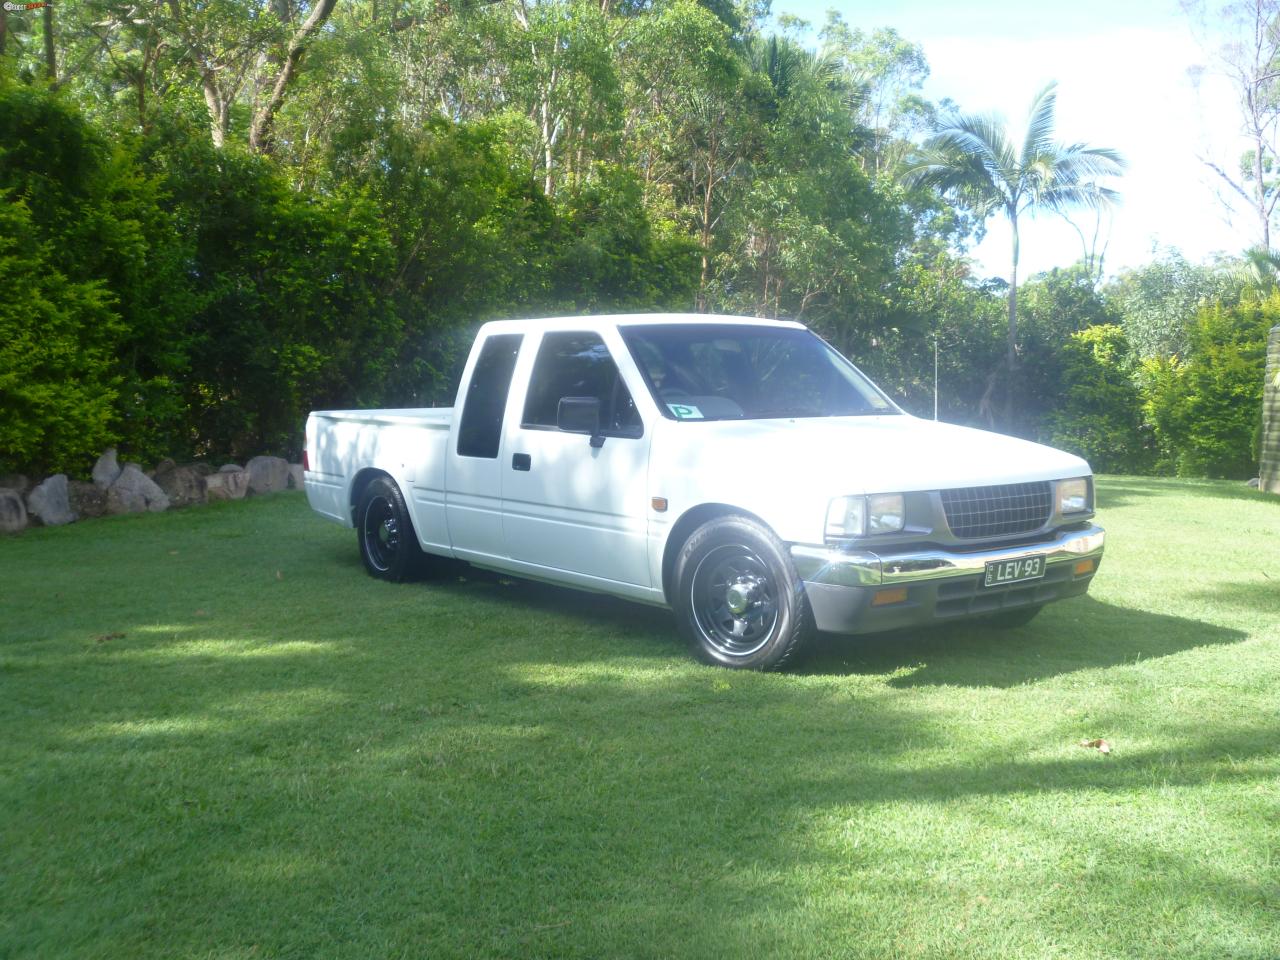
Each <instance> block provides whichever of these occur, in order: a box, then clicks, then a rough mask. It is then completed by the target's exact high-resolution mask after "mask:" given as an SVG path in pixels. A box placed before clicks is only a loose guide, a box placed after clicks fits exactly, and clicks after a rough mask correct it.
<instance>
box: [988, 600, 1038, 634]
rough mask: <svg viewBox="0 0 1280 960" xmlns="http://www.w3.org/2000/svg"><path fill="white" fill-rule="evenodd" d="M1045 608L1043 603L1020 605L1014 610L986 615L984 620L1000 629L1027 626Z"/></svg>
mask: <svg viewBox="0 0 1280 960" xmlns="http://www.w3.org/2000/svg"><path fill="white" fill-rule="evenodd" d="M1043 609H1044V604H1043V603H1042V604H1040V605H1039V606H1036V607H1018V608H1016V609H1014V610H1004V611H1001V612H1000V613H993V614H991V616H989V617H984V618H983V621H984V622H985V623H987V624H988V625H990V626H993V627H996V628H998V629H1000V630H1012V629H1014V628H1015V627H1025V626H1026V625H1027V624H1028V623H1030V622H1031V621H1032V620H1034V619H1035V618H1036V615H1037V614H1038V613H1039V612H1040V611H1041V610H1043Z"/></svg>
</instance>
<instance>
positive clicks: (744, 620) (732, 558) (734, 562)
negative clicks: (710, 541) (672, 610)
mask: <svg viewBox="0 0 1280 960" xmlns="http://www.w3.org/2000/svg"><path fill="white" fill-rule="evenodd" d="M690 593H691V595H690V600H691V601H692V607H693V619H694V623H695V624H696V625H697V628H698V632H699V633H700V634H701V635H702V639H703V641H704V642H705V643H706V644H707V645H708V646H710V647H711V648H712V649H713V650H714V651H715V652H716V653H718V654H720V655H721V656H723V657H727V658H738V659H740V658H742V657H749V656H751V655H752V654H753V653H756V652H758V651H759V650H760V649H761V648H763V647H764V646H765V645H766V644H767V643H768V642H769V639H770V637H772V636H773V631H774V627H775V626H776V625H777V623H778V594H777V586H776V584H775V581H774V577H773V574H772V573H771V572H770V570H769V566H768V564H767V563H765V562H764V560H762V559H761V558H760V556H759V555H758V554H757V553H756V552H755V551H754V550H752V549H751V548H750V547H748V546H746V545H745V544H740V543H736V544H726V545H724V546H720V547H716V548H715V549H713V550H711V551H710V552H709V553H708V554H707V555H706V556H705V557H703V558H702V559H701V560H700V561H699V562H698V566H697V568H696V569H695V570H694V572H693V581H692V585H691V586H690Z"/></svg>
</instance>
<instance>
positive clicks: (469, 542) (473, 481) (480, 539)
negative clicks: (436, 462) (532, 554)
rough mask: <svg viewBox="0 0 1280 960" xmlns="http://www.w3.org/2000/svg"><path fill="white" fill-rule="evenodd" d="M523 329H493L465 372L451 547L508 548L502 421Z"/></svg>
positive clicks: (469, 552)
mask: <svg viewBox="0 0 1280 960" xmlns="http://www.w3.org/2000/svg"><path fill="white" fill-rule="evenodd" d="M523 340H524V334H520V333H499V334H490V335H489V336H488V337H486V338H485V341H484V343H482V344H478V345H477V347H478V349H477V350H475V351H473V352H472V359H471V361H470V364H469V366H468V368H467V369H466V371H464V373H463V379H462V382H463V383H465V384H466V385H467V389H466V393H465V395H464V396H463V398H462V403H461V407H460V409H459V410H456V411H454V416H455V417H456V418H457V421H456V423H455V429H454V434H453V436H452V437H451V438H450V440H451V443H450V445H449V453H448V467H447V471H446V481H445V485H446V488H447V493H446V494H445V517H446V520H447V522H448V524H449V540H450V542H451V543H452V544H453V552H454V554H455V555H456V556H458V557H461V558H462V559H464V560H465V559H476V560H483V559H487V558H490V557H501V556H504V555H505V554H506V549H505V547H504V544H503V539H502V480H503V476H502V470H501V466H502V464H501V461H500V460H499V456H498V455H499V453H500V451H501V447H502V424H503V419H504V412H505V411H506V408H507V399H508V394H509V393H510V390H511V374H512V372H513V371H514V370H515V366H516V358H517V357H518V356H519V354H520V344H521V341H523Z"/></svg>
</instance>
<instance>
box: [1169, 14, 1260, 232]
mask: <svg viewBox="0 0 1280 960" xmlns="http://www.w3.org/2000/svg"><path fill="white" fill-rule="evenodd" d="M1183 9H1184V10H1186V11H1187V13H1188V14H1190V15H1192V16H1193V17H1199V18H1203V14H1204V2H1203V0H1185V2H1184V3H1183ZM1221 13H1222V22H1223V23H1225V25H1226V28H1227V30H1228V31H1229V32H1230V33H1232V34H1234V36H1231V37H1230V39H1228V40H1227V41H1226V42H1225V43H1223V44H1221V45H1220V46H1219V47H1218V48H1217V50H1215V51H1214V52H1213V59H1214V60H1215V61H1216V65H1217V67H1218V69H1219V70H1220V71H1221V72H1222V73H1223V74H1224V75H1225V76H1226V77H1227V78H1228V79H1229V80H1230V81H1231V83H1232V85H1233V86H1234V87H1235V92H1236V96H1237V97H1238V99H1239V102H1240V120H1241V133H1243V134H1244V136H1245V137H1246V139H1247V140H1248V142H1249V149H1248V150H1246V151H1245V152H1244V154H1243V155H1242V156H1241V158H1240V161H1239V163H1238V165H1237V167H1236V169H1235V170H1229V169H1227V168H1226V167H1225V166H1224V165H1223V164H1220V163H1218V162H1216V161H1214V160H1211V159H1204V163H1205V165H1206V166H1208V167H1209V169H1210V170H1212V171H1213V172H1214V173H1215V174H1217V176H1218V178H1219V179H1220V180H1221V181H1222V183H1223V185H1224V186H1225V188H1226V189H1227V191H1228V193H1227V195H1226V196H1225V197H1223V198H1222V199H1223V204H1224V206H1226V207H1227V208H1228V209H1229V210H1230V209H1232V208H1233V207H1234V204H1235V200H1234V198H1235V197H1239V198H1241V199H1243V200H1244V202H1245V203H1246V204H1248V205H1249V208H1250V210H1251V211H1252V213H1253V216H1254V217H1256V218H1257V227H1258V238H1259V242H1260V244H1261V246H1262V248H1263V249H1264V250H1270V249H1271V221H1272V218H1273V217H1274V216H1275V211H1276V202H1277V201H1280V163H1278V162H1277V161H1280V0H1232V2H1230V3H1228V4H1227V5H1226V6H1225V7H1223V8H1222V11H1221ZM1205 69H1206V68H1205V67H1204V66H1203V65H1198V66H1193V67H1192V68H1191V69H1190V71H1189V72H1190V74H1191V76H1192V78H1193V79H1197V78H1198V77H1199V76H1200V74H1202V73H1204V72H1205Z"/></svg>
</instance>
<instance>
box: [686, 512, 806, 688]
mask: <svg viewBox="0 0 1280 960" xmlns="http://www.w3.org/2000/svg"><path fill="white" fill-rule="evenodd" d="M673 582H674V584H675V594H676V595H675V598H674V599H675V604H674V606H675V610H676V616H677V618H678V622H679V625H680V632H681V633H682V634H683V635H684V636H685V639H687V640H688V641H689V645H690V647H691V648H692V650H693V653H694V655H695V656H696V657H697V658H698V659H699V660H701V661H703V662H704V663H709V664H714V665H716V666H722V667H735V668H739V669H746V670H777V669H780V668H781V667H783V666H786V665H787V664H788V663H790V662H791V661H793V660H795V659H797V658H798V657H799V655H800V653H801V651H802V650H803V649H804V647H805V645H806V644H807V643H808V641H809V639H810V637H811V636H812V635H813V632H814V628H813V614H812V612H811V611H810V609H809V601H808V599H807V598H806V597H805V595H804V588H803V586H802V585H801V581H800V578H799V577H798V576H797V575H796V571H795V567H794V566H793V564H792V562H791V556H790V554H789V553H788V552H787V549H786V545H785V544H783V543H782V542H781V541H780V540H779V539H778V538H777V537H775V536H774V535H773V532H772V531H770V530H769V529H768V528H766V527H764V526H762V525H761V524H759V523H757V522H756V521H754V520H751V519H750V518H748V517H740V516H725V517H717V518H716V519H714V520H710V521H708V522H707V523H705V524H703V525H702V526H701V527H699V528H698V529H697V530H695V531H694V533H693V535H692V536H691V537H689V539H688V540H687V541H686V542H685V545H684V547H683V548H682V549H681V551H680V554H679V556H678V557H677V558H676V565H675V575H674V578H673Z"/></svg>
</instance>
